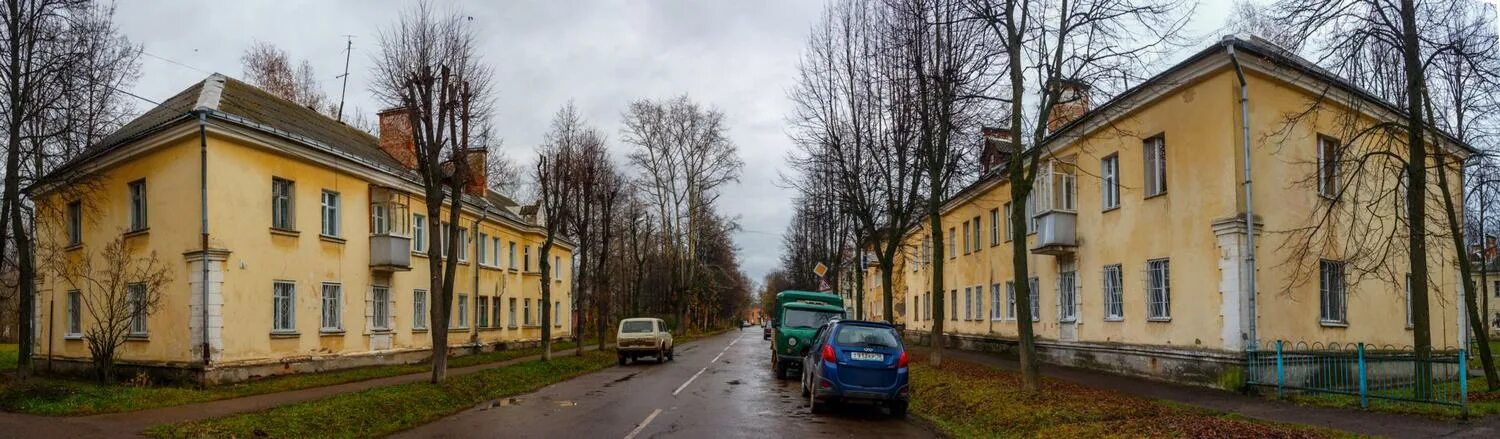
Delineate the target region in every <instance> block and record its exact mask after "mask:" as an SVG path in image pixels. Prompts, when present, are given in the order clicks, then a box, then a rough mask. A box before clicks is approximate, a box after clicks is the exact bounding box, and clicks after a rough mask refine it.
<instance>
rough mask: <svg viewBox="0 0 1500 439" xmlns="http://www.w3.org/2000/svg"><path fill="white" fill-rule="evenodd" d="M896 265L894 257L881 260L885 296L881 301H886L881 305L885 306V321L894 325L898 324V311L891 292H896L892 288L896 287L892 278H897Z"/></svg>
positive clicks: (881, 286)
mask: <svg viewBox="0 0 1500 439" xmlns="http://www.w3.org/2000/svg"><path fill="white" fill-rule="evenodd" d="M895 265H896V261H895V258H894V257H891V258H886V259H885V260H882V261H880V292H881V293H882V294H883V295H884V296H885V297H882V298H881V301H882V302H884V303H882V304H881V305H882V306H884V307H885V322H886V323H890V324H892V325H894V324H896V313H895V311H894V310H895V307H896V305H895V304H894V303H893V302H894V300H893V298H892V297H893V296H891V294H894V292H893V291H892V290H893V289H894V288H895V287H893V286H891V279H893V278H895V274H894V273H892V271H894V270H895ZM908 308H910V306H908ZM908 314H909V313H908Z"/></svg>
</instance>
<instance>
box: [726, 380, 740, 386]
mask: <svg viewBox="0 0 1500 439" xmlns="http://www.w3.org/2000/svg"><path fill="white" fill-rule="evenodd" d="M740 384H741V383H740V380H731V381H729V385H731V386H738V385H740Z"/></svg>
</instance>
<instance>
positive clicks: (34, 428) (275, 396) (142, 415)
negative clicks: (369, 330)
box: [0, 344, 597, 438]
mask: <svg viewBox="0 0 1500 439" xmlns="http://www.w3.org/2000/svg"><path fill="white" fill-rule="evenodd" d="M596 348H597V346H596V345H593V344H590V345H588V346H585V347H584V350H585V351H592V350H594V349H596ZM572 352H573V348H568V349H566V350H561V351H554V352H553V355H558V354H563V355H568V354H571V353H572ZM540 358H541V355H540V354H538V355H531V356H526V357H520V358H516V359H511V360H506V361H501V362H495V363H485V364H478V365H473V366H467V367H460V368H452V369H449V370H448V375H449V376H454V375H463V374H468V373H474V372H478V371H481V370H485V369H493V368H496V367H504V366H509V365H512V364H516V363H522V362H527V361H535V360H537V359H540ZM430 377H431V374H430V373H427V372H422V373H414V374H409V375H397V376H391V377H385V378H376V379H372V380H365V381H356V382H352V383H344V384H336V385H332V386H323V387H312V388H307V389H301V390H292V391H287V392H280V393H267V394H262V395H254V396H246V397H243V398H234V399H221V400H218V401H209V402H202V403H197V404H188V405H180V406H173V407H162V408H157V409H150V410H140V411H134V412H123V413H108V414H102V415H93V416H79V417H62V416H40V415H28V414H21V413H0V437H18V438H20V437H27V438H43V437H70V438H89V437H122V436H134V435H138V434H139V433H140V432H142V431H145V430H146V429H147V428H150V427H152V426H156V425H160V424H172V423H178V422H184V421H193V420H198V419H208V418H215V417H220V416H228V415H232V414H236V413H245V412H252V411H257V410H265V409H268V408H271V407H276V406H281V405H286V404H294V403H298V402H303V401H311V400H316V399H323V398H327V397H330V396H333V395H338V394H342V393H350V392H358V391H361V390H365V389H371V388H376V387H385V386H394V385H398V384H406V383H415V382H422V381H426V380H427V379H428V378H430Z"/></svg>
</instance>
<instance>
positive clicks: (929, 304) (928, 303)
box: [922, 291, 932, 321]
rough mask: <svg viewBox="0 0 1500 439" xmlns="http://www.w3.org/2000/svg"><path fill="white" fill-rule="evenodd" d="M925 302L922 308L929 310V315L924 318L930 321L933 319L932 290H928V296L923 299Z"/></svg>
mask: <svg viewBox="0 0 1500 439" xmlns="http://www.w3.org/2000/svg"><path fill="white" fill-rule="evenodd" d="M923 302H924V303H923V304H922V309H923V310H926V311H927V316H926V317H924V318H925V319H927V320H929V321H930V320H932V292H931V291H928V292H927V298H926V299H923Z"/></svg>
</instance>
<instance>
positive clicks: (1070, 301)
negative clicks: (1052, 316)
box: [1057, 264, 1078, 323]
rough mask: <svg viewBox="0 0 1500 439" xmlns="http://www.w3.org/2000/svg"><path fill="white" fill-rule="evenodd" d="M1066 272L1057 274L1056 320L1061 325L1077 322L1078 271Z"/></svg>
mask: <svg viewBox="0 0 1500 439" xmlns="http://www.w3.org/2000/svg"><path fill="white" fill-rule="evenodd" d="M1068 265H1072V264H1068ZM1066 270H1067V271H1063V272H1061V273H1058V274H1057V311H1058V312H1057V320H1058V321H1060V322H1063V323H1069V322H1076V321H1078V271H1076V270H1074V269H1073V268H1071V267H1068V268H1066Z"/></svg>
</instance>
